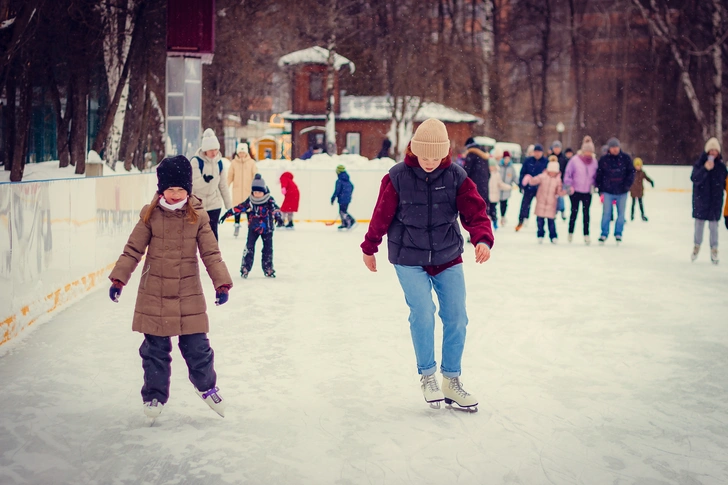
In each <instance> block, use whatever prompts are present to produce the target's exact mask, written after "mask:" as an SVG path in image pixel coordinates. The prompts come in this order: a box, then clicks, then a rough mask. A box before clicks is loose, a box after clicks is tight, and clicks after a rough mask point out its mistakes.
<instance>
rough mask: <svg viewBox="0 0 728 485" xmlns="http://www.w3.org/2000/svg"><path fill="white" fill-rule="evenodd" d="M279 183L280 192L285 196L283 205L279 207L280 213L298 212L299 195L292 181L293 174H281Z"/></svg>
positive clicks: (296, 186)
mask: <svg viewBox="0 0 728 485" xmlns="http://www.w3.org/2000/svg"><path fill="white" fill-rule="evenodd" d="M280 181H281V192H283V195H284V196H285V199H283V205H282V206H281V212H298V203H299V201H300V199H301V193H300V192H299V190H298V185H296V182H294V181H293V174H292V173H291V172H283V173H282V174H281V179H280Z"/></svg>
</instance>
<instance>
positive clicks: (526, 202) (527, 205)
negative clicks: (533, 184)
mask: <svg viewBox="0 0 728 485" xmlns="http://www.w3.org/2000/svg"><path fill="white" fill-rule="evenodd" d="M536 192H537V190H528V189H523V201H521V214H520V215H519V216H518V223H519V224H522V223H523V221H525V220H526V219H528V215H529V214H530V213H531V201H532V200H533V198H534V197H536Z"/></svg>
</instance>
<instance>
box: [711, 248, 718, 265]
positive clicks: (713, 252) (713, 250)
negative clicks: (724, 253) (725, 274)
mask: <svg viewBox="0 0 728 485" xmlns="http://www.w3.org/2000/svg"><path fill="white" fill-rule="evenodd" d="M710 261H711V262H712V263H713V264H718V246H713V247H712V248H710Z"/></svg>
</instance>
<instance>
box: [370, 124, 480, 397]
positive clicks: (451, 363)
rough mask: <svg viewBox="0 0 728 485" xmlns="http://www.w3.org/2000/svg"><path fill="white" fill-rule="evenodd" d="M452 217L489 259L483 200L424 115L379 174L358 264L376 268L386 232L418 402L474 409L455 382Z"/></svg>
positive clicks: (461, 305) (457, 272)
mask: <svg viewBox="0 0 728 485" xmlns="http://www.w3.org/2000/svg"><path fill="white" fill-rule="evenodd" d="M458 216H460V220H461V222H462V225H463V227H464V228H465V229H466V230H467V231H468V232H469V233H470V239H471V241H472V242H473V244H474V246H475V261H476V262H477V263H484V262H486V261H488V259H489V258H490V248H491V247H492V246H493V230H492V229H491V225H490V219H488V215H487V214H486V204H485V201H484V200H483V198H482V197H481V196H480V195H479V194H478V188H477V187H476V185H475V183H474V182H473V181H472V180H471V179H470V178H468V175H467V173H466V172H465V170H464V169H463V168H462V167H460V166H459V165H456V164H453V163H452V161H451V159H450V140H449V139H448V133H447V129H446V127H445V125H444V124H443V123H442V122H441V121H439V120H436V119H434V118H430V119H428V120H426V121H425V122H423V123H422V124H421V125H420V126H419V127H418V128H417V131H416V132H415V135H414V137H413V138H412V141H411V142H410V144H409V146H408V147H407V151H406V155H405V159H404V162H403V163H398V164H397V165H395V166H394V167H392V168H391V169H390V171H389V174H387V175H385V176H384V178H383V179H382V184H381V186H380V188H379V197H378V198H377V204H376V207H375V208H374V213H373V215H372V220H371V223H370V224H369V230H368V231H367V234H366V236H365V238H364V242H363V243H362V244H361V248H362V251H363V253H364V256H363V258H364V264H365V265H366V267H367V268H369V270H370V271H373V272H375V271H377V261H376V258H375V256H374V254H375V253H376V252H377V249H378V247H379V245H380V244H381V242H382V238H383V236H384V235H385V234H386V235H387V246H388V249H389V262H390V263H392V264H393V265H394V269H395V271H396V273H397V277H398V278H399V283H400V285H401V286H402V290H403V291H404V296H405V301H406V302H407V305H408V306H409V308H410V316H409V322H410V333H411V336H412V343H413V344H414V348H415V358H416V362H417V372H418V373H419V374H420V376H421V377H420V386H421V388H422V393H423V395H424V397H425V401H427V402H428V403H430V405H431V406H432V407H436V408H439V407H440V402H441V401H443V400H444V401H445V403H446V404H452V403H455V404H456V405H457V406H458V407H460V408H464V409H467V410H470V411H477V405H478V399H477V398H476V397H475V396H473V395H472V394H470V393H469V392H466V391H465V389H463V385H462V382H461V381H460V374H461V360H462V355H463V349H464V347H465V334H466V326H467V324H468V315H467V312H466V310H465V279H464V276H463V265H462V262H463V258H462V253H463V237H462V235H461V234H460V226H459V224H458ZM433 288H434V289H435V293H437V298H438V300H439V302H440V313H439V314H440V318H441V320H442V324H443V341H442V365H441V366H440V370H441V372H442V375H443V380H442V390H441V389H440V385H439V383H438V381H437V379H436V378H435V371H436V369H437V363H436V362H435V304H434V303H433V301H432V289H433Z"/></svg>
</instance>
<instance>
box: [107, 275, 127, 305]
mask: <svg viewBox="0 0 728 485" xmlns="http://www.w3.org/2000/svg"><path fill="white" fill-rule="evenodd" d="M122 288H124V283H122V282H121V281H119V280H112V283H111V288H109V298H111V301H113V302H114V303H119V297H120V296H121V289H122Z"/></svg>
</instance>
